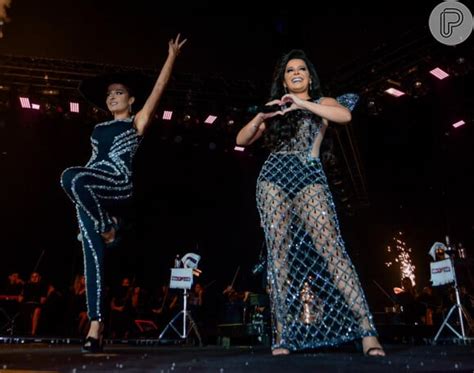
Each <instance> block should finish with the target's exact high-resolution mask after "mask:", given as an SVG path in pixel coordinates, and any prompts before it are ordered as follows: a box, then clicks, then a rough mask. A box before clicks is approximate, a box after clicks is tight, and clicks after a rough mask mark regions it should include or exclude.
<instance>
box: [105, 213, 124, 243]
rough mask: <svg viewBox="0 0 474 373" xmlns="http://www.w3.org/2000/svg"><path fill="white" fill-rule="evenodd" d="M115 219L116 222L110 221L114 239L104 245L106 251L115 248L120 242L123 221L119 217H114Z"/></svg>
mask: <svg viewBox="0 0 474 373" xmlns="http://www.w3.org/2000/svg"><path fill="white" fill-rule="evenodd" d="M115 219H117V222H115V221H114V220H113V219H112V228H114V230H115V237H114V239H113V241H110V242H108V243H106V244H105V247H106V248H107V249H114V248H116V247H117V246H119V244H120V241H122V233H123V232H122V230H123V220H122V219H121V218H119V217H115Z"/></svg>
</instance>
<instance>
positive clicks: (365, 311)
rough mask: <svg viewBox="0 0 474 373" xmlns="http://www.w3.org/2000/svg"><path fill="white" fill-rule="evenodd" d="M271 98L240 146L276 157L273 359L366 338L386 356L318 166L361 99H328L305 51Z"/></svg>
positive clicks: (269, 192) (267, 228) (278, 74)
mask: <svg viewBox="0 0 474 373" xmlns="http://www.w3.org/2000/svg"><path fill="white" fill-rule="evenodd" d="M270 96H271V100H270V101H269V102H268V103H267V104H266V106H264V107H263V108H262V109H261V110H260V112H259V113H258V114H257V115H256V116H255V117H254V118H253V119H252V120H250V122H249V123H247V124H246V125H245V126H244V127H243V128H242V129H241V130H240V132H239V133H238V135H237V144H239V145H243V146H246V145H250V144H252V143H253V142H255V141H256V140H257V139H259V138H260V137H262V136H264V140H265V143H266V145H267V146H268V147H269V148H270V149H271V153H270V155H269V157H268V158H267V160H266V161H265V163H264V165H263V167H262V170H261V172H260V175H259V177H258V180H257V191H256V197H257V207H258V210H259V213H260V218H261V225H262V227H263V229H264V232H265V240H266V245H267V251H268V253H267V254H268V255H267V258H268V262H267V266H268V267H267V269H268V281H269V285H270V294H271V308H272V329H273V344H272V353H273V354H274V355H281V354H288V353H289V352H290V351H296V350H302V349H307V348H316V347H321V346H334V345H338V344H341V343H344V342H347V341H351V340H354V339H362V345H363V351H364V353H365V354H366V355H368V356H383V355H384V351H383V349H382V347H381V345H380V343H379V342H378V339H377V333H376V330H375V327H374V324H373V320H372V315H371V313H370V311H369V308H368V305H367V302H366V300H365V296H364V293H363V290H362V288H361V285H360V283H359V279H358V276H357V273H356V271H355V269H354V266H353V265H352V262H351V260H350V258H349V256H348V254H347V252H346V249H345V246H344V241H343V239H342V236H341V233H340V230H339V224H338V219H337V216H336V211H335V206H334V201H333V198H332V195H331V192H330V190H329V186H328V182H327V179H326V176H325V173H324V170H323V168H322V164H321V160H320V158H319V155H320V154H319V152H320V146H321V142H322V140H323V138H324V133H325V131H326V128H327V127H328V124H329V122H333V123H336V124H337V123H339V124H344V123H347V122H349V121H350V119H351V110H352V108H353V107H354V105H355V104H356V102H357V99H358V96H357V95H355V94H346V95H342V96H340V97H338V98H337V99H333V98H329V97H322V95H321V93H320V87H319V79H318V76H317V74H316V71H315V69H314V67H313V65H312V63H311V62H310V61H309V60H308V58H307V56H306V55H305V53H304V52H303V51H301V50H293V51H290V52H289V53H287V54H285V55H284V56H283V57H282V58H281V59H280V61H279V63H278V64H277V66H276V68H275V74H274V80H273V84H272V88H271V93H270Z"/></svg>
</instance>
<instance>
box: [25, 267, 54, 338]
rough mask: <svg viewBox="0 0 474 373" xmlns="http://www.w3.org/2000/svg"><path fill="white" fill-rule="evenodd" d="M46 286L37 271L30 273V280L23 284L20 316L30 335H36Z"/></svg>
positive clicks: (45, 294)
mask: <svg viewBox="0 0 474 373" xmlns="http://www.w3.org/2000/svg"><path fill="white" fill-rule="evenodd" d="M47 293H48V291H47V288H46V286H45V284H44V283H43V281H42V278H41V275H40V274H39V273H38V272H33V273H31V275H30V280H29V281H28V282H27V283H26V284H25V286H24V288H23V293H22V294H21V296H20V302H21V303H22V316H23V320H24V322H25V327H26V332H27V333H28V334H31V335H32V336H34V335H36V331H37V329H38V322H39V319H40V316H41V308H42V306H43V304H44V303H45V302H46V296H47Z"/></svg>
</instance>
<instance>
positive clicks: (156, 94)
mask: <svg viewBox="0 0 474 373" xmlns="http://www.w3.org/2000/svg"><path fill="white" fill-rule="evenodd" d="M179 38H180V34H178V36H177V37H176V39H175V40H173V39H171V40H170V41H169V42H168V57H167V58H166V61H165V63H164V65H163V67H162V68H161V71H160V74H159V75H158V78H157V79H156V83H155V85H154V87H153V89H152V91H151V93H150V96H148V98H147V100H146V102H145V105H143V108H142V109H141V110H140V111H139V112H138V113H137V114H136V116H135V121H134V123H135V127H136V129H137V131H138V134H139V135H143V134H144V133H145V130H146V128H147V127H148V125H149V124H150V122H151V121H152V119H153V115H154V114H155V111H156V108H157V106H158V103H159V101H160V99H161V96H162V95H163V92H164V91H165V88H166V86H167V85H168V82H169V80H170V77H171V73H172V71H173V65H174V62H175V60H176V57H177V56H178V55H179V52H180V51H181V47H182V46H183V44H184V43H186V40H187V39H184V40H183V41H179Z"/></svg>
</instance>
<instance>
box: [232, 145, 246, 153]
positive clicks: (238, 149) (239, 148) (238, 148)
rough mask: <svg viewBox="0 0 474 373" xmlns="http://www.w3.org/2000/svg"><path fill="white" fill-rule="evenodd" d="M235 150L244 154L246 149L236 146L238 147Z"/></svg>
mask: <svg viewBox="0 0 474 373" xmlns="http://www.w3.org/2000/svg"><path fill="white" fill-rule="evenodd" d="M234 150H235V151H237V152H243V151H244V150H245V148H244V147H243V146H236V147H234Z"/></svg>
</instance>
